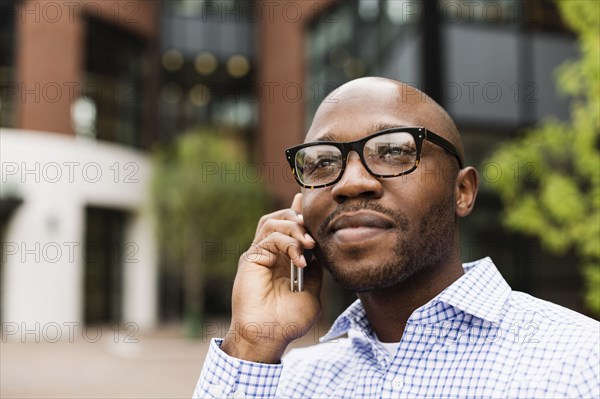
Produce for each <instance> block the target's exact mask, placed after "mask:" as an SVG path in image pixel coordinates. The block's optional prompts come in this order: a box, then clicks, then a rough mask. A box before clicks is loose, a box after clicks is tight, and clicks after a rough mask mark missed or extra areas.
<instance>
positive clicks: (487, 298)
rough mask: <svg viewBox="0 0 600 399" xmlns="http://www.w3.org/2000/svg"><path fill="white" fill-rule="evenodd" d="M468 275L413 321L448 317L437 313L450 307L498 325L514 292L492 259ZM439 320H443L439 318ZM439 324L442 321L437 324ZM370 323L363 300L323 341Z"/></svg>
mask: <svg viewBox="0 0 600 399" xmlns="http://www.w3.org/2000/svg"><path fill="white" fill-rule="evenodd" d="M463 269H464V270H465V274H464V275H462V276H461V277H460V278H459V279H458V280H456V281H455V282H454V283H452V284H451V285H450V286H448V287H447V288H446V289H445V290H444V291H442V292H441V293H439V294H438V295H437V296H436V297H435V298H433V299H432V300H431V301H429V302H428V303H426V304H425V305H423V306H421V307H419V308H418V309H416V310H415V311H414V312H413V314H412V315H411V317H410V319H409V321H416V320H423V319H427V320H428V322H435V321H436V320H432V318H431V316H432V315H441V314H448V313H447V312H438V311H436V310H434V308H435V307H436V305H439V304H442V305H449V306H451V307H453V308H455V310H458V311H461V312H464V313H467V314H471V315H473V316H475V317H478V318H480V319H483V320H485V321H489V322H492V323H498V322H499V321H500V318H501V316H502V309H503V307H504V303H505V302H506V300H507V299H508V297H509V296H510V293H511V288H510V286H509V285H508V283H507V282H506V280H504V278H503V277H502V275H501V274H500V272H499V271H498V269H497V268H496V266H495V265H494V262H492V260H491V259H490V258H489V257H486V258H483V259H480V260H478V261H475V262H470V263H465V264H463ZM438 319H439V317H438ZM437 321H439V320H437ZM368 324H369V322H368V320H367V315H366V312H365V309H364V307H363V306H362V303H361V302H360V299H357V300H356V301H355V302H354V303H352V304H351V305H350V306H349V307H348V308H347V309H346V310H345V311H344V312H343V313H342V314H341V315H340V316H339V317H338V318H337V319H336V321H335V322H334V323H333V325H332V326H331V328H330V329H329V331H328V332H327V334H325V335H324V336H323V337H322V338H321V339H320V341H321V342H325V341H329V340H332V339H334V338H337V337H339V336H341V335H344V334H346V333H348V331H349V330H350V329H351V328H356V329H359V330H365V329H367V328H368Z"/></svg>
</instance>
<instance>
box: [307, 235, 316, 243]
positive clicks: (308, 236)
mask: <svg viewBox="0 0 600 399" xmlns="http://www.w3.org/2000/svg"><path fill="white" fill-rule="evenodd" d="M304 238H306V239H307V240H308V241H312V242H316V241H315V239H314V238H312V237H311V236H310V234H308V233H306V234H304Z"/></svg>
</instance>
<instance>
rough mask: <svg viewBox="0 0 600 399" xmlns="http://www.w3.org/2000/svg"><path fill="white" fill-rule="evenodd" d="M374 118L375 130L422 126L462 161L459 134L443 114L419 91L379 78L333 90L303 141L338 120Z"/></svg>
mask: <svg viewBox="0 0 600 399" xmlns="http://www.w3.org/2000/svg"><path fill="white" fill-rule="evenodd" d="M374 116H377V117H378V118H379V119H381V120H379V121H378V122H377V124H376V125H375V126H382V125H393V124H394V123H397V122H398V121H402V123H403V125H404V126H423V127H425V128H427V129H428V130H431V131H433V132H435V133H437V134H439V135H440V136H442V137H444V138H445V139H446V140H448V141H450V142H451V143H452V144H454V146H455V147H456V148H457V150H458V151H459V153H460V156H461V157H462V158H464V150H463V146H462V142H461V139H460V134H459V132H458V129H457V127H456V124H455V123H454V121H453V120H452V118H451V117H450V115H448V113H447V112H446V110H444V109H443V108H442V107H441V106H440V105H439V104H438V103H437V102H435V101H434V100H433V99H432V98H431V97H429V96H428V95H427V94H425V93H423V92H422V91H420V90H419V89H417V88H415V87H413V86H410V85H408V84H406V83H403V82H399V81H396V80H392V79H386V78H380V77H365V78H360V79H356V80H352V81H350V82H348V83H345V84H343V85H342V86H340V87H338V88H337V89H335V90H333V91H332V92H331V93H330V94H329V95H328V96H327V97H326V98H325V99H324V100H323V102H322V103H321V105H320V106H319V108H318V110H317V112H316V114H315V117H314V119H313V122H312V124H311V127H310V129H309V131H308V133H307V135H306V141H311V140H313V139H314V137H315V135H319V134H321V133H322V132H323V129H326V130H328V131H329V130H331V129H335V127H336V125H339V124H340V122H341V120H340V119H339V118H344V119H345V118H351V119H352V118H354V119H358V118H361V119H362V118H367V117H369V118H373V117H374ZM392 121H395V122H392ZM397 126H401V125H397ZM365 133H369V132H365Z"/></svg>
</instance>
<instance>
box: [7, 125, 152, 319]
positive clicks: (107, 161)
mask: <svg viewBox="0 0 600 399" xmlns="http://www.w3.org/2000/svg"><path fill="white" fill-rule="evenodd" d="M0 162H1V167H2V177H1V181H0V195H1V197H2V198H7V197H10V196H14V197H17V198H20V199H22V201H23V203H22V204H21V205H20V206H19V207H18V208H17V209H16V211H15V212H14V214H13V216H12V217H11V219H10V221H9V225H8V228H7V231H6V234H5V237H4V240H5V242H4V243H3V244H2V245H3V246H4V256H3V257H4V259H2V263H3V265H2V267H3V278H2V291H1V292H2V298H1V306H2V313H1V314H2V322H3V326H4V325H8V324H10V326H9V327H10V329H14V327H15V326H18V328H19V329H21V330H22V329H23V328H28V329H35V328H36V327H35V324H36V323H40V324H41V326H42V328H43V325H44V323H58V324H59V325H61V326H63V325H64V326H66V328H68V326H69V323H78V325H80V324H81V322H82V321H83V306H84V302H83V298H84V292H83V288H84V275H83V273H84V265H85V262H84V255H85V253H84V248H85V247H84V246H85V220H84V218H85V212H84V209H85V207H86V206H96V207H107V208H116V209H119V210H122V211H125V212H127V214H128V215H130V217H129V220H128V223H127V227H126V231H125V240H124V241H125V248H124V251H123V253H124V259H123V273H124V275H123V309H122V314H123V322H124V323H129V322H133V323H136V324H137V325H138V326H139V327H140V328H151V327H152V326H154V325H155V324H156V321H157V263H158V256H157V249H156V243H155V238H154V234H153V226H152V222H151V217H150V213H149V198H150V196H149V188H150V179H151V164H150V160H149V157H148V156H147V155H146V154H144V153H141V152H139V151H136V150H134V149H130V148H127V147H124V146H121V145H118V144H112V143H106V142H96V141H91V140H82V139H79V138H77V137H73V136H68V135H61V134H54V133H42V132H33V131H23V130H12V129H5V128H2V132H1V133H0ZM7 323H8V324H7ZM22 323H26V324H25V325H22ZM65 323H67V324H65Z"/></svg>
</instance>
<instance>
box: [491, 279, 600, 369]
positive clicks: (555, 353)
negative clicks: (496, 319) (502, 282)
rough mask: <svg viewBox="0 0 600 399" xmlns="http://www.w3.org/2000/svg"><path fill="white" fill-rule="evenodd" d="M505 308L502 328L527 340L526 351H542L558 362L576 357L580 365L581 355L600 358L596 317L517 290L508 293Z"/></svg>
mask: <svg viewBox="0 0 600 399" xmlns="http://www.w3.org/2000/svg"><path fill="white" fill-rule="evenodd" d="M504 311H505V312H504V317H503V320H502V322H501V324H502V327H503V329H504V330H505V331H510V332H511V333H513V334H514V337H513V338H511V339H516V340H518V341H519V342H521V343H523V344H527V345H525V347H527V350H525V352H530V354H531V352H535V353H537V354H540V353H543V354H544V356H543V357H544V358H547V359H548V358H553V359H554V360H556V361H558V362H559V363H561V362H562V361H566V360H567V359H571V360H573V359H574V358H577V359H578V360H577V362H576V363H578V364H580V365H581V364H582V361H583V360H584V359H588V360H590V359H598V358H599V352H600V322H598V321H597V320H594V319H592V318H590V317H587V316H585V315H583V314H581V313H578V312H575V311H573V310H571V309H567V308H565V307H563V306H560V305H557V304H555V303H552V302H548V301H545V300H543V299H539V298H536V297H533V296H531V295H529V294H526V293H523V292H518V291H513V292H512V293H511V295H510V298H509V300H508V301H507V303H506V304H505V307H504ZM594 361H595V360H594ZM584 363H585V362H584Z"/></svg>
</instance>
